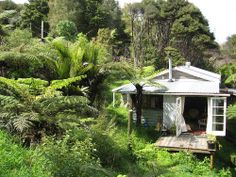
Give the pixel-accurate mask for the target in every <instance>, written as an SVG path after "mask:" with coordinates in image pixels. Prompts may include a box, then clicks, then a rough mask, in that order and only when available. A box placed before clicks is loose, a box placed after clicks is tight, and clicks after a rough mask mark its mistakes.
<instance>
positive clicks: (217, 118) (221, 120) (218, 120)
mask: <svg viewBox="0 0 236 177" xmlns="http://www.w3.org/2000/svg"><path fill="white" fill-rule="evenodd" d="M213 122H215V123H224V116H213Z"/></svg>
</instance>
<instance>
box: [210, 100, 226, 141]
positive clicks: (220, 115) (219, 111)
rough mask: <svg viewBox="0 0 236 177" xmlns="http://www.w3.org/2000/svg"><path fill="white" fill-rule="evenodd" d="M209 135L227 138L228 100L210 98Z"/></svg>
mask: <svg viewBox="0 0 236 177" xmlns="http://www.w3.org/2000/svg"><path fill="white" fill-rule="evenodd" d="M207 134H213V135H216V136H225V134H226V98H225V97H211V98H208V122H207Z"/></svg>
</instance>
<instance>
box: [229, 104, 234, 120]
mask: <svg viewBox="0 0 236 177" xmlns="http://www.w3.org/2000/svg"><path fill="white" fill-rule="evenodd" d="M227 117H228V118H229V119H233V118H236V104H234V105H230V106H228V108H227Z"/></svg>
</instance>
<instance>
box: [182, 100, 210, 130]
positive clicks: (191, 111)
mask: <svg viewBox="0 0 236 177" xmlns="http://www.w3.org/2000/svg"><path fill="white" fill-rule="evenodd" d="M183 116H184V119H185V122H186V124H187V125H188V130H189V131H192V132H197V133H204V132H205V131H206V125H207V97H194V96H189V97H185V104H184V113H183Z"/></svg>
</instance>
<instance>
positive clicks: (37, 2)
mask: <svg viewBox="0 0 236 177" xmlns="http://www.w3.org/2000/svg"><path fill="white" fill-rule="evenodd" d="M48 12H49V7H48V0H29V4H25V5H24V7H23V10H22V11H21V18H22V21H21V27H23V28H30V29H31V30H32V33H33V35H34V36H40V33H41V21H44V22H45V23H44V24H45V25H44V27H45V28H44V31H45V33H46V34H47V32H48V31H49V26H48V23H47V14H48Z"/></svg>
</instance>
